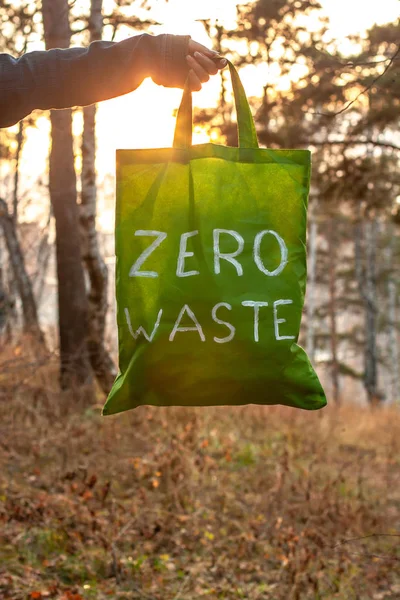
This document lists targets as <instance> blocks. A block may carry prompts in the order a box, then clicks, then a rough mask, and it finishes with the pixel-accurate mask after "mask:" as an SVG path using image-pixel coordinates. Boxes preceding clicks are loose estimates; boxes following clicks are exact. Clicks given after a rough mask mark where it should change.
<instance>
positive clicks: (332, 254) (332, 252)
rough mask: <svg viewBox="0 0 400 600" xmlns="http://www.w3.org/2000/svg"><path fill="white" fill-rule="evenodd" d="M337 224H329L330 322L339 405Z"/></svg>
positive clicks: (332, 359)
mask: <svg viewBox="0 0 400 600" xmlns="http://www.w3.org/2000/svg"><path fill="white" fill-rule="evenodd" d="M335 226H336V222H335V219H334V218H333V217H331V219H330V223H329V234H328V244H329V246H328V247H329V258H328V260H329V322H330V330H331V335H330V341H331V376H332V391H333V399H334V401H335V402H336V403H337V404H339V402H340V390H339V361H338V349H337V346H338V343H337V323H336V310H337V306H336V243H337V242H336V235H335V231H336V229H335Z"/></svg>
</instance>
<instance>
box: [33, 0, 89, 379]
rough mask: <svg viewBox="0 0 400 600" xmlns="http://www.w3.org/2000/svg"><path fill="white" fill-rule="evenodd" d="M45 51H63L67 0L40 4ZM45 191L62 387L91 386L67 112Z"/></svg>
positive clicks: (56, 124) (56, 135)
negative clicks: (52, 229)
mask: <svg viewBox="0 0 400 600" xmlns="http://www.w3.org/2000/svg"><path fill="white" fill-rule="evenodd" d="M42 11H43V25H44V36H45V42H46V48H48V49H50V48H68V46H69V45H70V39H71V30H70V25H69V19H68V17H69V6H68V2H67V0H43V1H42ZM50 114H51V132H52V134H51V135H52V146H51V151H50V175H49V188H50V199H51V203H52V207H53V213H54V218H55V222H56V256H57V279H58V310H59V335H60V362H61V378H60V379H61V386H62V387H63V388H67V387H71V386H74V385H80V384H83V383H86V382H88V381H90V377H91V369H90V364H89V360H88V353H87V345H86V335H87V322H88V300H87V295H86V288H85V279H84V272H83V266H82V260H81V248H80V235H79V216H78V205H77V191H76V174H75V167H74V154H73V139H72V114H71V110H69V109H68V110H58V111H51V113H50Z"/></svg>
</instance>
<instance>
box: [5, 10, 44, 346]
mask: <svg viewBox="0 0 400 600" xmlns="http://www.w3.org/2000/svg"><path fill="white" fill-rule="evenodd" d="M37 15H38V3H37V2H36V1H35V0H29V1H25V2H23V1H21V2H11V1H4V0H2V1H0V51H6V52H9V53H11V54H12V55H14V56H17V57H18V56H21V55H22V54H23V53H24V52H25V51H26V50H27V47H28V45H29V43H30V42H31V41H32V40H33V39H34V37H35V35H36V34H37V25H38V19H37ZM26 124H27V125H32V124H33V119H32V118H31V117H29V118H28V119H27V120H26ZM24 126H25V123H24V122H23V121H21V122H20V123H19V124H18V125H17V131H16V134H14V132H12V131H11V132H9V131H4V130H2V132H1V137H0V158H3V159H5V160H6V161H8V162H9V163H11V164H12V165H13V177H12V185H11V194H10V198H9V201H8V203H7V202H6V201H5V200H1V205H0V214H1V217H0V224H1V225H2V227H1V228H0V230H1V232H2V233H3V235H4V241H5V247H6V248H7V250H8V257H7V258H8V260H7V259H6V257H5V256H4V255H2V257H1V260H2V264H1V265H0V269H1V270H2V271H3V272H4V268H5V266H6V265H7V262H8V263H9V265H10V267H11V268H10V269H6V270H7V272H8V273H7V275H8V277H7V278H6V277H5V276H4V273H3V276H2V277H1V282H0V287H1V292H0V295H1V296H2V298H3V303H2V306H3V309H4V310H5V313H4V312H3V315H2V317H0V318H1V319H2V321H3V322H4V326H6V327H7V330H8V337H10V336H11V332H12V323H11V316H14V315H15V304H16V303H15V296H16V294H18V295H19V296H20V299H21V306H22V322H23V329H24V332H25V333H27V332H29V333H30V334H32V335H33V336H34V337H35V336H36V337H37V340H38V341H39V342H40V344H41V345H43V343H44V338H43V334H42V332H41V330H40V326H39V321H38V315H37V306H36V300H35V296H34V293H33V288H32V282H31V280H30V277H29V275H28V272H27V269H26V266H25V257H24V253H23V250H22V247H21V244H20V240H19V236H18V224H19V222H18V216H19V215H18V211H19V199H20V185H19V184H20V158H21V154H22V150H23V146H24V142H25V135H24ZM0 312H1V310H0Z"/></svg>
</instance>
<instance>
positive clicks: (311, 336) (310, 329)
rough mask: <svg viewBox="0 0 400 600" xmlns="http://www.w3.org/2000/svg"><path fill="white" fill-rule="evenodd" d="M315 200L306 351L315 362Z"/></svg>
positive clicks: (313, 203) (309, 254)
mask: <svg viewBox="0 0 400 600" xmlns="http://www.w3.org/2000/svg"><path fill="white" fill-rule="evenodd" d="M314 205H315V202H312V203H310V209H309V224H310V229H309V237H308V282H307V333H306V351H307V354H308V356H309V358H310V360H311V361H312V362H313V361H314V358H315V323H314V319H315V294H316V285H315V282H316V270H317V221H316V218H315V210H314V209H315V206H314Z"/></svg>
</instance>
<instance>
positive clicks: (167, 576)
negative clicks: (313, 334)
mask: <svg viewBox="0 0 400 600" xmlns="http://www.w3.org/2000/svg"><path fill="white" fill-rule="evenodd" d="M34 359H35V357H33V356H31V358H29V357H27V356H24V357H22V356H21V355H20V356H17V357H16V356H15V355H14V354H13V355H10V356H8V357H5V356H3V359H2V365H3V367H2V370H1V375H0V405H1V411H2V419H1V424H0V434H1V438H0V453H1V454H0V528H1V533H0V535H1V536H2V541H1V550H0V554H1V555H0V598H2V599H3V598H4V599H6V600H14V599H15V600H16V599H26V598H28V599H29V598H31V599H35V598H36V599H41V598H59V599H63V600H81V599H82V598H84V599H87V600H89V599H95V598H96V599H97V598H98V599H104V598H126V599H128V598H129V599H137V600H198V599H200V598H203V597H204V598H209V599H212V600H214V599H215V600H216V599H226V600H231V599H232V600H233V599H235V598H244V599H246V600H281V599H282V600H297V599H298V600H303V599H304V600H307V599H313V600H317V599H327V600H328V599H333V598H340V599H343V600H344V599H346V600H347V599H349V600H350V599H352V600H353V599H354V600H355V599H358V600H364V599H365V600H367V599H368V600H370V599H375V600H386V599H398V598H399V597H400V489H399V476H400V436H399V433H400V411H396V410H379V411H375V412H370V411H366V410H364V411H363V410H360V409H358V408H355V407H350V406H349V407H343V408H342V409H341V410H336V409H334V408H333V407H328V408H327V409H324V410H323V411H320V412H317V413H307V412H303V411H300V410H294V409H288V408H284V407H256V406H245V407H235V408H229V407H226V408H224V407H222V408H221V407H218V408H211V409H200V408H197V409H183V408H171V409H165V408H161V409H160V408H153V407H142V408H139V409H136V410H135V411H131V412H130V413H126V414H124V415H119V416H115V417H106V418H102V417H101V416H100V408H101V406H100V402H101V400H99V405H98V406H91V407H88V406H87V403H86V407H85V399H84V394H83V395H82V394H81V397H80V400H79V401H77V399H76V397H74V396H73V395H65V396H63V395H62V394H61V393H60V392H59V391H58V390H57V386H56V383H55V382H56V366H55V365H52V363H51V361H50V362H48V361H47V364H45V365H44V366H43V367H42V368H41V369H38V368H37V365H36V366H35V360H34ZM7 360H8V363H7V362H6V361H7ZM29 361H30V362H31V364H32V367H29V366H28V365H29ZM43 362H46V361H43ZM0 363H1V357H0ZM21 373H22V374H23V376H22V378H21ZM21 380H22V381H21ZM381 534H385V535H381ZM365 536H370V537H365ZM354 538H358V539H354ZM360 538H364V539H360Z"/></svg>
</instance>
